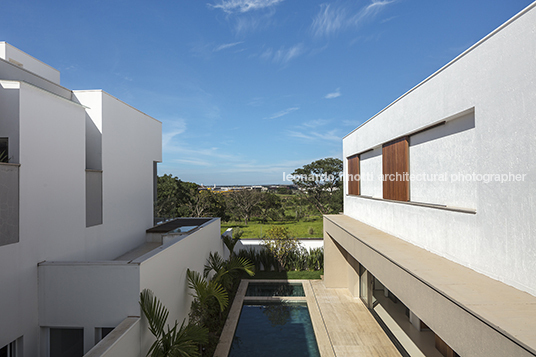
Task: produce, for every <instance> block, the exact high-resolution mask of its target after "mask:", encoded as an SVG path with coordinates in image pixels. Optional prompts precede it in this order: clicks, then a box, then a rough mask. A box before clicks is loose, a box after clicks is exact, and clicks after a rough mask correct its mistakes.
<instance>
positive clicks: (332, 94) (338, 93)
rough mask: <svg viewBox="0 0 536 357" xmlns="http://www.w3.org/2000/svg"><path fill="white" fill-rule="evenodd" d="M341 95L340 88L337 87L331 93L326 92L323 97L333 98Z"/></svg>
mask: <svg viewBox="0 0 536 357" xmlns="http://www.w3.org/2000/svg"><path fill="white" fill-rule="evenodd" d="M340 96H341V89H340V88H337V90H336V91H335V92H333V93H328V94H326V96H325V97H324V98H326V99H333V98H337V97H340Z"/></svg>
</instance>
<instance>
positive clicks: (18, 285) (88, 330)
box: [0, 42, 223, 357]
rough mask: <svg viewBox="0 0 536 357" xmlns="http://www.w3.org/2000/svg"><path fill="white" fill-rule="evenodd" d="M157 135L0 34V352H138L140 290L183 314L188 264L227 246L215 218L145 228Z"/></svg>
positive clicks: (146, 121) (158, 151)
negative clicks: (68, 84) (70, 84)
mask: <svg viewBox="0 0 536 357" xmlns="http://www.w3.org/2000/svg"><path fill="white" fill-rule="evenodd" d="M161 133H162V129H161V123H160V122H159V121H157V120H155V119H154V118H151V117H150V116H148V115H146V114H144V113H142V112H140V111H138V110H137V109H135V108H133V107H131V106H129V105H128V104H125V103H123V102H121V101H120V100H118V99H117V98H114V97H113V96H111V95H109V94H107V93H105V92H103V91H101V90H90V91H71V90H69V89H67V88H64V87H62V86H61V85H60V74H59V72H58V71H57V70H55V69H54V68H52V67H50V66H48V65H46V64H44V63H42V62H40V61H39V60H37V59H35V58H33V57H31V56H29V55H28V54H26V53H24V52H22V51H20V50H18V49H16V48H15V47H13V46H11V45H9V44H7V43H5V42H0V161H1V162H0V286H1V287H2V288H1V294H0V356H10V357H13V356H17V357H20V356H29V357H31V356H42V357H48V356H50V357H55V356H82V355H84V354H86V353H88V355H91V356H138V355H139V356H145V354H146V352H147V349H148V347H149V345H150V343H151V336H150V334H149V332H148V331H147V326H146V323H145V322H144V320H143V318H141V316H140V308H139V304H138V301H139V293H140V291H141V290H143V289H144V288H150V289H152V290H153V291H154V292H155V295H156V296H157V297H158V298H160V300H161V301H162V302H163V303H164V305H166V306H167V307H168V308H169V310H170V320H175V319H176V320H179V322H180V321H182V319H183V318H185V317H186V316H187V312H188V309H189V306H190V302H191V297H189V296H188V294H187V287H186V282H185V279H186V276H185V273H186V269H187V268H190V269H194V270H198V271H201V270H202V269H203V264H204V262H205V259H206V257H207V256H208V254H209V252H210V251H218V252H220V254H221V253H222V249H223V247H222V243H221V240H220V232H219V230H220V223H219V219H201V220H193V221H191V220H190V221H188V220H185V221H184V220H182V221H177V222H175V223H173V224H172V226H169V225H167V226H163V227H160V228H153V229H152V230H151V227H153V200H154V199H155V183H156V181H155V178H156V163H157V162H160V161H161V160H162V145H161V142H162V139H161V135H162V134H161ZM180 226H189V227H190V228H189V230H188V232H186V233H185V232H181V230H180ZM182 230H183V231H184V230H185V229H184V228H183V229H182ZM170 323H173V321H170ZM108 333H109V335H108V336H107V337H106V338H105V339H104V340H102V341H101V342H100V343H99V344H98V345H97V346H96V347H95V348H94V346H95V344H97V343H98V342H99V341H100V340H101V338H102V337H103V336H105V335H107V334H108ZM90 350H91V352H90Z"/></svg>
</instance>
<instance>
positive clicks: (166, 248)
mask: <svg viewBox="0 0 536 357" xmlns="http://www.w3.org/2000/svg"><path fill="white" fill-rule="evenodd" d="M210 252H218V253H219V254H220V255H223V242H222V240H221V239H220V219H219V218H216V219H214V220H213V221H210V222H207V223H205V224H204V225H203V226H202V227H201V228H200V229H199V230H197V231H195V232H193V233H192V234H190V235H189V236H187V237H186V238H183V239H181V240H180V241H176V242H170V243H168V244H165V245H163V246H162V247H161V248H159V249H158V250H157V251H155V252H151V253H150V256H147V255H146V256H143V257H140V259H139V260H140V292H141V291H142V290H143V289H151V290H152V291H153V292H154V294H155V296H156V297H158V299H160V301H161V302H162V303H163V304H164V306H166V307H167V308H168V310H169V317H168V323H169V324H171V325H173V323H174V321H175V320H176V321H178V322H179V324H180V323H181V322H182V320H183V319H185V318H186V319H187V318H188V312H189V311H190V305H191V303H192V300H193V298H192V296H191V295H190V294H191V293H192V291H191V290H190V289H188V286H187V281H186V271H187V269H190V270H195V271H198V272H200V273H203V268H204V265H205V263H206V260H207V258H208V256H209V253H210ZM141 326H142V355H143V356H145V354H146V353H147V351H148V349H149V347H150V345H151V344H152V342H153V341H154V340H153V338H152V335H151V334H150V333H149V331H148V330H147V320H146V319H145V317H143V318H142V325H141Z"/></svg>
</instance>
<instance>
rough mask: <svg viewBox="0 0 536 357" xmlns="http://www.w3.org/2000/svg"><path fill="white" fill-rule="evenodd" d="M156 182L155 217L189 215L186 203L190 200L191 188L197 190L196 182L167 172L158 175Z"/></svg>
mask: <svg viewBox="0 0 536 357" xmlns="http://www.w3.org/2000/svg"><path fill="white" fill-rule="evenodd" d="M156 184H157V196H156V197H157V198H156V204H155V216H156V217H164V218H174V217H185V216H190V215H191V211H190V208H189V206H188V203H189V202H190V200H191V194H192V189H193V188H195V189H196V190H197V187H198V185H197V184H195V183H192V182H184V181H181V180H180V179H179V178H178V177H174V176H172V175H167V174H166V175H163V176H159V177H158V178H157V182H156Z"/></svg>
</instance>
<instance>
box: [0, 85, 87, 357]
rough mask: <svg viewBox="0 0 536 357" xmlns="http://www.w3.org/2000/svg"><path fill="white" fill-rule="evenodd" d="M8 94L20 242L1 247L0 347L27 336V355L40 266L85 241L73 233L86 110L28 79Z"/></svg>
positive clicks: (80, 211) (81, 194) (32, 348)
mask: <svg viewBox="0 0 536 357" xmlns="http://www.w3.org/2000/svg"><path fill="white" fill-rule="evenodd" d="M4 83H5V82H4ZM17 87H18V88H17ZM4 88H5V87H4ZM8 92H9V95H10V96H11V98H15V97H18V99H17V100H16V101H15V102H14V103H17V104H18V105H17V106H14V103H2V104H8V105H7V106H6V108H7V111H8V112H9V117H8V118H7V119H8V120H10V121H12V120H15V123H13V122H11V123H10V124H11V127H12V128H16V127H17V126H18V128H17V129H18V133H16V134H15V135H17V136H18V138H20V141H19V143H18V145H19V147H18V148H17V149H16V150H12V153H13V154H14V155H15V160H17V161H18V162H20V165H21V166H20V169H19V177H20V178H19V182H20V185H19V188H20V196H19V197H20V200H19V209H20V220H19V222H20V227H19V234H20V240H19V242H18V243H15V244H10V245H7V246H3V247H0V262H1V265H2V269H0V282H1V284H2V296H1V298H0V299H1V304H0V316H2V319H0V345H2V346H3V345H5V344H6V343H9V342H11V341H13V340H15V339H16V338H18V337H20V336H24V350H25V353H26V354H28V355H38V351H37V346H38V343H37V341H38V334H39V329H38V319H37V311H38V308H37V302H38V298H37V263H38V262H40V261H43V260H46V259H77V258H81V257H82V256H83V254H81V253H83V250H84V245H83V241H82V240H79V239H78V240H77V239H73V237H77V234H76V232H80V233H81V232H82V230H81V229H83V227H84V225H85V183H84V181H85V172H84V170H85V165H84V162H83V158H84V140H80V137H82V138H83V137H84V117H85V113H84V109H83V108H82V107H81V106H79V105H77V104H75V103H72V102H70V101H68V100H66V99H63V98H61V97H58V96H56V95H54V94H51V93H49V92H45V91H43V90H41V89H38V88H36V87H33V86H31V85H29V84H26V83H16V85H12V86H10V89H9V90H8ZM15 108H17V109H16V110H15ZM3 109H4V107H2V111H3ZM2 111H0V112H2ZM14 131H16V130H14ZM65 133H70V135H65ZM10 139H11V135H10ZM10 141H11V140H10ZM14 141H15V140H14ZM15 142H16V141H15ZM66 148H68V150H66ZM10 155H11V154H10Z"/></svg>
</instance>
